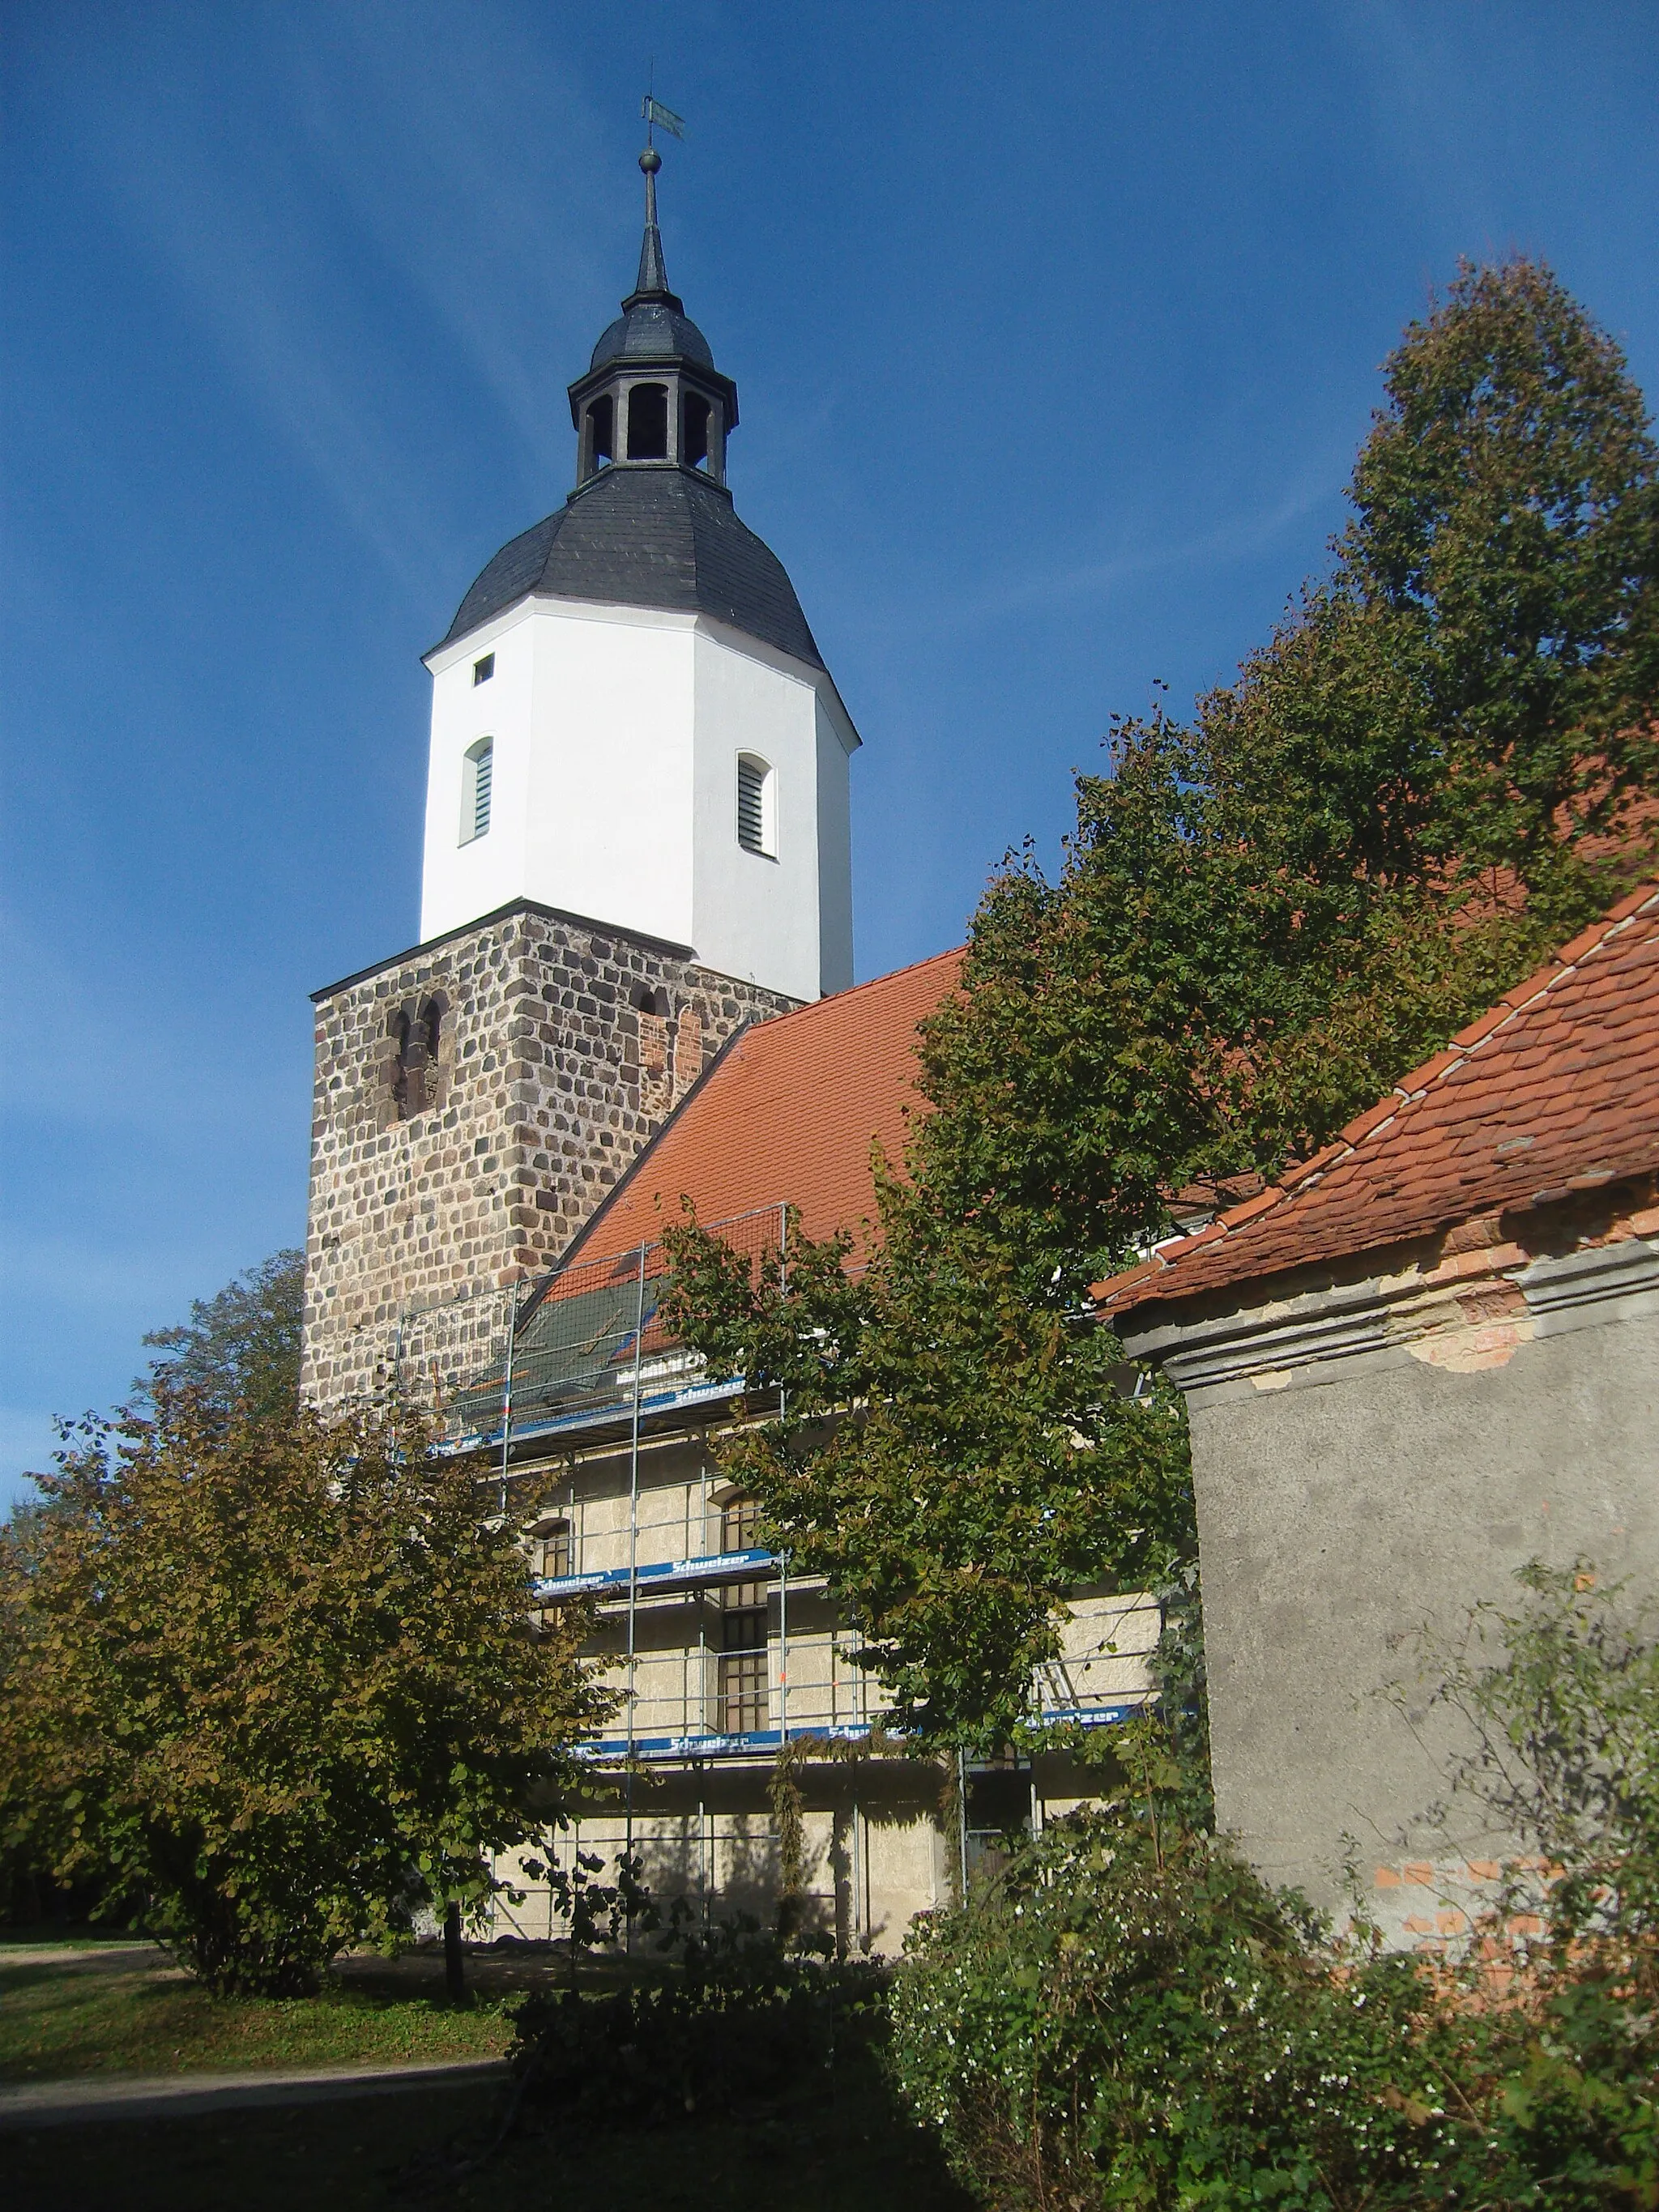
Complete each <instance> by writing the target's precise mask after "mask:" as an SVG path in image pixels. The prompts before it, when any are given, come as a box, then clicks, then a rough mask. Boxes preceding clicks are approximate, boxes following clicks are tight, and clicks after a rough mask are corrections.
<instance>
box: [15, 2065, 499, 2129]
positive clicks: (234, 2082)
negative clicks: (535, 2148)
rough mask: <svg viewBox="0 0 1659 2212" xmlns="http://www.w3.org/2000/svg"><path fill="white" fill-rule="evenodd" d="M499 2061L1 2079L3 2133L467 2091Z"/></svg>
mask: <svg viewBox="0 0 1659 2212" xmlns="http://www.w3.org/2000/svg"><path fill="white" fill-rule="evenodd" d="M506 2072H507V2062H506V2061H505V2060H504V2059H501V2058H468V2059H463V2060H461V2061H459V2062H456V2061H454V2060H445V2059H439V2060H436V2061H428V2062H425V2063H416V2064H413V2065H408V2066H335V2067H315V2068H310V2069H304V2068H291V2069H290V2068H282V2069H272V2070H270V2071H269V2072H264V2073H252V2072H249V2073H241V2074H168V2075H143V2074H118V2075H105V2076H103V2077H101V2078H88V2076H86V2075H82V2076H81V2077H79V2078H78V2079H76V2080H70V2081H9V2082H0V2133H10V2134H16V2133H18V2132H20V2131H23V2132H33V2130H35V2129H36V2128H57V2127H70V2126H82V2125H84V2124H86V2123H88V2121H94V2120H150V2119H184V2118H189V2117H190V2116H191V2114H193V2113H197V2112H238V2111H246V2110H247V2109H249V2108H250V2107H252V2106H259V2105H320V2104H327V2103H331V2102H333V2101H334V2100H337V2099H339V2098H342V2097H371V2096H386V2095H390V2094H392V2093H398V2092H401V2091H406V2090H410V2089H428V2090H429V2089H455V2088H465V2087H471V2085H472V2084H474V2083H479V2084H483V2083H487V2082H489V2081H492V2080H494V2079H495V2078H497V2077H498V2076H505V2075H506Z"/></svg>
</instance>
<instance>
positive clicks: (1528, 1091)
mask: <svg viewBox="0 0 1659 2212" xmlns="http://www.w3.org/2000/svg"><path fill="white" fill-rule="evenodd" d="M1656 1168H1659V884H1646V885H1645V886H1644V888H1643V889H1642V890H1638V891H1634V892H1632V894H1631V896H1629V897H1628V898H1626V899H1625V900H1623V901H1621V902H1620V904H1619V905H1618V906H1616V907H1614V908H1613V912H1612V913H1611V914H1610V915H1607V917H1606V919H1605V920H1604V921H1598V922H1597V923H1595V925H1594V927H1591V928H1589V929H1587V930H1585V931H1584V932H1583V935H1582V936H1579V937H1576V938H1574V939H1573V941H1572V943H1571V945H1564V946H1563V947H1562V949H1561V951H1559V953H1557V955H1556V956H1555V957H1554V959H1553V961H1552V962H1551V963H1550V964H1549V966H1548V967H1547V968H1545V969H1541V970H1540V971H1539V973H1538V974H1537V975H1532V976H1529V977H1528V980H1527V981H1525V982H1524V983H1519V984H1517V985H1516V987H1515V989H1514V990H1512V991H1510V992H1508V993H1507V994H1505V995H1504V998H1503V999H1502V1000H1499V1002H1498V1005H1497V1006H1494V1007H1493V1008H1492V1012H1490V1013H1486V1014H1482V1015H1481V1017H1480V1019H1479V1020H1478V1021H1475V1022H1472V1023H1471V1024H1469V1026H1468V1029H1466V1030H1461V1031H1460V1032H1459V1033H1458V1035H1457V1036H1455V1037H1454V1038H1453V1039H1452V1041H1451V1043H1450V1044H1449V1046H1448V1047H1447V1048H1446V1050H1445V1051H1444V1052H1442V1053H1437V1054H1436V1055H1435V1057H1434V1058H1433V1059H1432V1060H1428V1061H1426V1062H1425V1064H1424V1065H1423V1066H1421V1067H1419V1068H1418V1069H1416V1070H1415V1071H1414V1072H1413V1073H1412V1074H1410V1075H1408V1076H1407V1077H1405V1079H1403V1080H1402V1081H1401V1083H1399V1084H1397V1085H1395V1089H1394V1090H1393V1091H1390V1092H1389V1096H1388V1097H1386V1098H1385V1099H1383V1101H1382V1103H1380V1104H1378V1105H1376V1106H1373V1107H1372V1108H1371V1109H1370V1112H1369V1113H1367V1114H1362V1115H1360V1117H1359V1119H1358V1121H1351V1122H1350V1123H1349V1124H1348V1126H1347V1127H1346V1129H1345V1130H1344V1131H1343V1132H1342V1133H1341V1135H1340V1137H1338V1138H1337V1139H1335V1141H1334V1143H1332V1144H1329V1145H1328V1146H1326V1147H1325V1149H1324V1151H1323V1152H1321V1153H1319V1154H1318V1156H1317V1157H1316V1158H1314V1159H1311V1160H1310V1161H1308V1162H1307V1164H1306V1165H1305V1166H1303V1167H1300V1168H1298V1169H1297V1170H1295V1171H1294V1172H1293V1173H1291V1174H1290V1175H1288V1176H1286V1177H1285V1180H1284V1182H1282V1183H1279V1184H1275V1185H1273V1187H1272V1188H1269V1189H1267V1190H1266V1191H1264V1192H1263V1193H1262V1194H1261V1196H1260V1197H1258V1198H1253V1199H1250V1200H1249V1201H1248V1202H1247V1203H1246V1204H1245V1205H1243V1206H1234V1207H1232V1208H1231V1210H1230V1211H1229V1212H1225V1213H1223V1214H1220V1215H1218V1218H1216V1219H1215V1220H1214V1221H1212V1223H1211V1224H1210V1225H1209V1227H1208V1228H1207V1229H1203V1230H1200V1231H1199V1232H1198V1234H1197V1235H1196V1236H1194V1237H1182V1238H1181V1239H1180V1240H1179V1241H1178V1242H1176V1243H1170V1244H1166V1245H1165V1246H1164V1248H1163V1249H1162V1250H1161V1251H1160V1252H1158V1253H1156V1254H1154V1255H1153V1256H1152V1259H1150V1260H1149V1261H1146V1263H1145V1265H1143V1266H1141V1267H1135V1268H1133V1269H1131V1270H1130V1271H1129V1272H1128V1273H1126V1274H1121V1275H1115V1276H1114V1277H1113V1278H1112V1279H1111V1280H1110V1281H1109V1282H1107V1283H1102V1284H1100V1285H1097V1289H1096V1293H1095V1297H1096V1303H1097V1306H1098V1308H1099V1309H1100V1310H1101V1311H1102V1312H1103V1314H1105V1315H1106V1316H1109V1318H1111V1319H1113V1320H1119V1319H1121V1317H1122V1316H1124V1315H1125V1314H1127V1313H1129V1312H1131V1311H1132V1310H1134V1309H1135V1308H1137V1307H1141V1306H1145V1305H1148V1304H1152V1302H1153V1301H1158V1302H1159V1303H1163V1302H1165V1301H1167V1300H1170V1299H1174V1298H1186V1297H1193V1296H1194V1295H1195V1294H1196V1293H1198V1292H1200V1291H1213V1290H1218V1289H1221V1288H1223V1287H1225V1285H1229V1284H1234V1283H1242V1282H1248V1281H1250V1280H1252V1279H1255V1277H1257V1276H1261V1275H1272V1274H1277V1273H1279V1272H1281V1271H1282V1270H1284V1269H1285V1268H1288V1267H1302V1266H1304V1265H1305V1264H1307V1263H1308V1262H1310V1261H1319V1260H1332V1259H1337V1258H1341V1257H1345V1256H1346V1255H1350V1254H1352V1253H1357V1252H1363V1251H1368V1250H1371V1249H1376V1247H1378V1246H1381V1245H1384V1244H1393V1243H1399V1242H1400V1241H1401V1239H1403V1238H1406V1237H1418V1236H1423V1235H1426V1234H1428V1233H1429V1232H1431V1231H1434V1230H1437V1229H1442V1228H1446V1227H1449V1226H1450V1225H1453V1224H1455V1223H1457V1222H1461V1221H1468V1220H1470V1219H1472V1218H1474V1216H1476V1215H1477V1214H1483V1213H1492V1212H1498V1211H1500V1210H1502V1209H1504V1208H1506V1207H1523V1206H1535V1205H1540V1204H1544V1203H1547V1202H1548V1201H1550V1200H1553V1199H1556V1198H1560V1197H1565V1196H1566V1195H1567V1194H1568V1193H1569V1192H1571V1191H1576V1190H1584V1189H1589V1188H1595V1186H1596V1185H1598V1184H1600V1183H1603V1182H1613V1181H1617V1180H1620V1179H1622V1178H1623V1177H1625V1176H1635V1175H1641V1174H1645V1173H1647V1172H1650V1171H1651V1170H1654V1169H1656Z"/></svg>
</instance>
